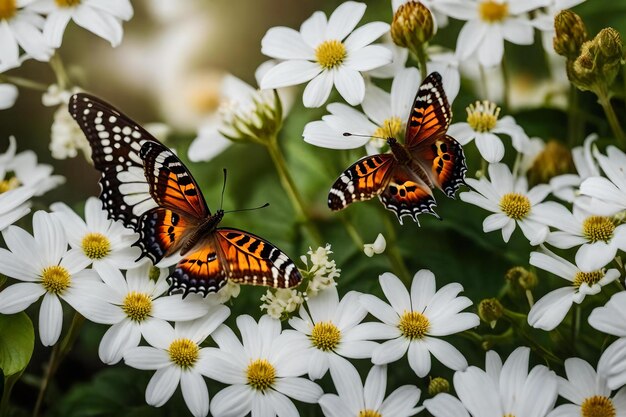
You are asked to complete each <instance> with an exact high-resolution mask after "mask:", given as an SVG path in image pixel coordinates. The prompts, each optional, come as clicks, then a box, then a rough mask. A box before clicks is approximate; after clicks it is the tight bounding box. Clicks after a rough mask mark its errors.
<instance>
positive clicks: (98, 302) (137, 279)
mask: <svg viewBox="0 0 626 417" xmlns="http://www.w3.org/2000/svg"><path fill="white" fill-rule="evenodd" d="M167 276H168V270H167V269H163V268H156V267H152V264H151V263H150V262H142V263H141V265H140V266H138V267H136V268H133V269H129V270H128V271H126V278H124V276H123V275H122V273H121V272H120V271H119V269H116V268H113V267H112V266H110V265H107V264H104V265H101V266H100V277H101V278H102V280H103V281H104V283H103V284H100V285H98V286H97V287H95V288H94V291H93V292H92V293H87V294H86V295H87V297H85V300H84V302H83V303H82V305H81V306H80V308H79V311H80V312H81V314H82V315H84V316H85V317H87V318H88V319H89V320H91V321H93V322H95V323H100V324H108V325H112V326H111V327H110V328H109V329H108V330H107V332H106V333H105V334H104V336H103V337H102V340H101V341H100V347H99V349H98V354H99V355H100V360H102V362H104V363H107V364H109V365H113V364H115V363H117V362H119V361H120V360H121V359H122V357H123V356H124V353H125V352H126V351H128V350H129V349H131V348H134V347H137V346H139V342H140V341H141V336H142V335H143V337H144V339H147V338H148V337H149V336H146V335H148V334H149V333H159V332H161V331H167V328H168V327H169V325H168V324H167V322H168V321H188V320H194V319H197V318H200V317H202V316H204V315H205V314H207V312H208V311H209V307H210V304H209V303H208V302H205V300H203V299H202V298H201V297H199V296H197V295H193V294H192V295H191V296H189V297H187V298H186V299H185V300H184V301H183V299H182V295H180V294H179V295H171V296H165V293H166V292H167V290H168V288H169V284H168V283H167V280H166V278H167Z"/></svg>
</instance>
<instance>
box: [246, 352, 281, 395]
mask: <svg viewBox="0 0 626 417" xmlns="http://www.w3.org/2000/svg"><path fill="white" fill-rule="evenodd" d="M246 375H247V377H248V385H250V386H251V387H252V388H254V389H256V390H257V391H265V390H267V389H269V388H271V387H272V385H274V381H276V369H274V367H273V366H272V364H271V363H269V362H268V361H266V360H265V359H257V360H255V361H252V362H250V365H248V369H247V371H246Z"/></svg>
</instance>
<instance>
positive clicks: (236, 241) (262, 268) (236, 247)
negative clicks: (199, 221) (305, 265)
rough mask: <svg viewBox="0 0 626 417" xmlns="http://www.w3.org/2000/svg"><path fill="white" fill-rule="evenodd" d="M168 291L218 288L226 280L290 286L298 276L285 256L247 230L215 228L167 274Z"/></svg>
mask: <svg viewBox="0 0 626 417" xmlns="http://www.w3.org/2000/svg"><path fill="white" fill-rule="evenodd" d="M171 278H172V280H171V284H172V286H171V288H170V293H172V294H178V293H182V294H183V295H186V294H187V293H189V292H198V293H201V294H203V295H206V294H207V293H208V292H213V291H217V290H219V289H220V288H221V287H222V286H223V285H224V284H225V283H226V280H231V281H233V282H236V283H240V284H247V285H266V286H271V287H274V288H290V287H294V286H296V285H298V284H299V283H300V281H301V280H302V275H301V274H300V271H299V270H298V268H297V267H296V265H295V264H294V263H293V261H291V259H289V257H288V256H287V255H286V254H285V253H284V252H282V251H281V250H280V249H278V248H277V247H276V246H274V245H272V244H271V243H270V242H268V241H267V240H264V239H262V238H260V237H258V236H255V235H253V234H251V233H248V232H244V231H243V230H238V229H231V228H219V229H217V230H216V231H215V235H214V236H211V238H209V239H207V240H205V241H204V242H203V243H202V244H201V245H200V247H199V249H197V250H196V251H194V252H192V253H191V254H189V255H188V256H186V257H185V258H184V259H182V260H181V261H180V262H179V263H178V265H176V269H175V270H174V273H173V274H172V276H171Z"/></svg>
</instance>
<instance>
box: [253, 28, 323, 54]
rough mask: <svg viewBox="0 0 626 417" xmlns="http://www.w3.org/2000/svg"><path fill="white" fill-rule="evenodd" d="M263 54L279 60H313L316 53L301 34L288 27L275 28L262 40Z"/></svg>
mask: <svg viewBox="0 0 626 417" xmlns="http://www.w3.org/2000/svg"><path fill="white" fill-rule="evenodd" d="M261 52H262V53H263V54H264V55H267V56H269V57H272V58H277V59H303V60H313V59H314V58H315V51H314V50H313V48H311V47H310V46H309V45H307V44H306V43H305V42H304V40H303V39H302V36H301V35H300V33H299V32H297V31H295V30H293V29H291V28H286V27H273V28H271V29H270V30H268V31H267V33H266V34H265V36H263V39H262V40H261Z"/></svg>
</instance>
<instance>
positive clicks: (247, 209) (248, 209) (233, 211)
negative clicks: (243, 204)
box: [224, 203, 270, 214]
mask: <svg viewBox="0 0 626 417" xmlns="http://www.w3.org/2000/svg"><path fill="white" fill-rule="evenodd" d="M269 205H270V203H265V204H263V205H262V206H259V207H252V208H245V209H238V210H230V211H225V212H224V214H226V213H236V212H238V211H250V210H259V209H262V208H265V207H268V206H269Z"/></svg>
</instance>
